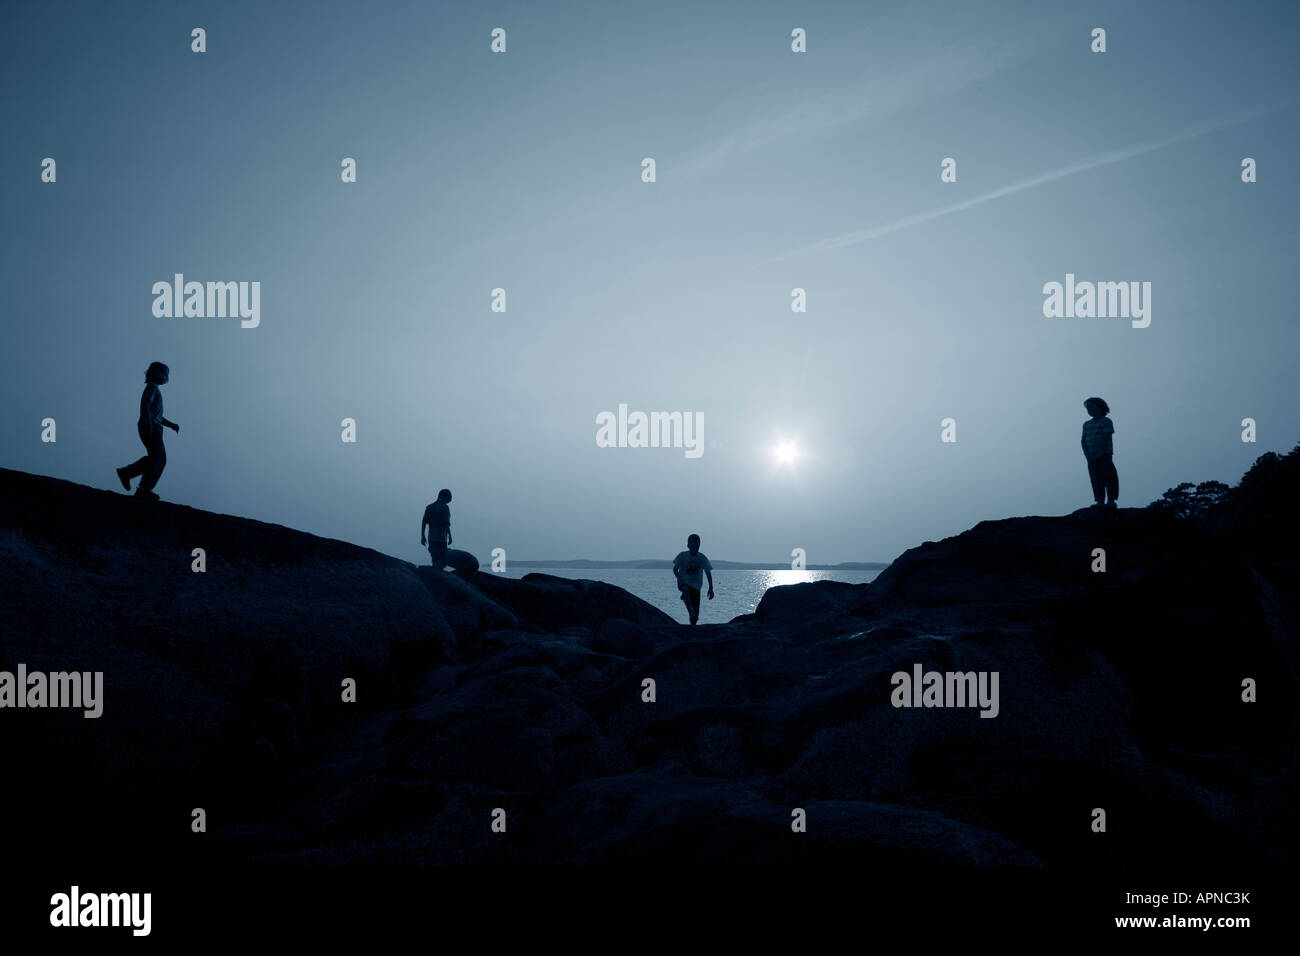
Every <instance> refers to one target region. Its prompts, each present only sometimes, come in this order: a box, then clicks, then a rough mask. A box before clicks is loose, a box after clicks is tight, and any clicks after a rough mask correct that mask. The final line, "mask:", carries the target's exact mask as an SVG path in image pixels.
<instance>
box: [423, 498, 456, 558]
mask: <svg viewBox="0 0 1300 956" xmlns="http://www.w3.org/2000/svg"><path fill="white" fill-rule="evenodd" d="M449 504H451V492H450V491H448V490H447V489H446V488H444V489H442V491H440V492H438V500H437V501H435V502H434V503H433V504H431V505H429V507H427V508H425V509H424V520H423V521H421V522H420V544H424V543H425V540H424V539H425V529H426V528H427V529H428V531H429V534H428V538H429V541H428V546H429V557H430V558H432V559H433V566H434V567H435V568H437V569H438V570H439V571H441V570H442V569H443V568H444V567H446V565H447V545H449V544H451V509H450V508H448V507H447V505H449Z"/></svg>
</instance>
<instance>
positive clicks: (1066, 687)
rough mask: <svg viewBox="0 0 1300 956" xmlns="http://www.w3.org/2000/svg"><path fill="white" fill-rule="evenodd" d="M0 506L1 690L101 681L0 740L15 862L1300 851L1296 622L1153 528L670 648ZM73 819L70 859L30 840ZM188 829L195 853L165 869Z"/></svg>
mask: <svg viewBox="0 0 1300 956" xmlns="http://www.w3.org/2000/svg"><path fill="white" fill-rule="evenodd" d="M0 501H2V502H3V503H2V504H0V553H2V555H3V557H4V559H5V560H4V561H3V562H2V563H0V575H2V577H0V584H2V585H3V590H2V591H0V594H3V613H4V619H5V622H6V625H7V626H6V630H5V633H4V637H3V639H0V668H11V667H12V666H13V665H14V664H15V663H16V662H18V661H23V662H25V663H26V664H27V665H28V667H29V668H36V667H43V668H46V669H76V670H87V669H102V670H104V672H105V685H106V687H105V697H106V701H105V709H104V716H103V717H102V718H100V719H99V720H85V719H83V718H81V717H80V715H75V716H74V715H71V714H67V713H56V712H51V711H34V710H26V711H13V710H0V722H3V723H6V724H10V725H12V726H13V727H15V728H18V729H20V731H21V734H20V738H19V739H20V744H19V745H18V748H17V751H16V754H17V759H18V760H19V761H20V763H19V764H17V765H21V766H24V767H26V768H29V771H30V772H29V773H28V775H27V776H26V778H25V780H24V785H23V787H22V788H21V790H20V791H15V792H16V793H18V794H19V804H20V807H19V811H18V812H19V813H20V814H21V815H22V818H23V821H24V822H25V824H26V826H25V827H24V828H23V830H24V832H27V833H29V834H31V835H33V837H34V838H36V839H40V840H42V841H45V844H46V846H47V848H48V845H49V843H50V842H51V841H54V842H57V841H59V840H60V839H67V840H68V850H69V852H70V853H73V852H75V853H76V854H82V855H84V854H86V853H88V852H92V851H100V852H105V853H108V852H110V851H112V850H113V849H114V842H113V837H112V836H111V835H110V834H112V833H127V834H129V843H130V845H131V846H132V848H133V852H136V853H143V854H146V855H152V856H154V857H158V858H165V859H167V860H169V861H171V862H172V863H174V864H175V865H176V866H178V867H185V866H194V865H208V864H211V863H214V862H239V863H244V864H248V865H255V866H261V865H276V866H284V865H291V866H298V865H309V866H322V865H323V866H330V865H355V864H379V865H440V864H456V865H460V864H472V865H493V864H517V863H529V864H533V863H541V864H545V863H561V864H574V865H603V864H613V863H667V862H672V863H674V864H680V863H681V862H695V863H723V862H725V863H741V864H755V865H758V864H816V865H825V864H838V863H845V862H852V863H854V864H855V865H859V866H860V865H862V864H864V863H866V864H871V863H890V864H893V865H896V866H906V865H918V864H943V865H1016V866H1019V865H1035V864H1048V865H1058V864H1064V865H1085V866H1087V865H1106V866H1110V867H1115V866H1120V867H1122V866H1125V865H1127V864H1131V863H1133V862H1135V861H1140V860H1149V859H1151V858H1153V857H1158V858H1160V859H1161V860H1163V861H1164V862H1166V863H1168V864H1170V865H1179V864H1182V863H1188V864H1191V863H1193V862H1194V863H1196V864H1199V865H1201V866H1205V865H1208V864H1215V865H1222V866H1230V865H1232V864H1235V863H1240V864H1243V865H1257V864H1260V863H1270V862H1274V863H1280V862H1284V861H1287V860H1289V859H1291V858H1293V857H1294V854H1295V853H1296V851H1297V849H1300V828H1298V827H1297V823H1296V821H1295V818H1294V814H1293V808H1294V806H1295V803H1296V798H1297V796H1300V788H1298V787H1297V772H1296V771H1297V759H1296V758H1297V745H1296V740H1297V737H1296V732H1297V693H1296V689H1297V675H1296V671H1295V666H1296V660H1297V653H1296V639H1297V638H1296V636H1297V633H1300V625H1298V621H1297V613H1296V608H1295V607H1294V605H1293V604H1292V603H1291V601H1290V600H1289V599H1288V598H1287V596H1286V591H1285V590H1284V589H1279V588H1277V587H1275V586H1274V584H1273V583H1272V581H1271V580H1270V579H1269V578H1268V577H1267V576H1265V575H1264V574H1261V572H1260V571H1259V569H1257V568H1254V567H1252V566H1251V565H1249V564H1247V563H1245V562H1243V561H1242V560H1241V559H1240V558H1238V557H1237V556H1236V555H1234V554H1233V553H1232V552H1231V551H1230V550H1226V549H1224V548H1223V547H1222V546H1221V545H1220V544H1219V542H1218V540H1217V539H1214V538H1211V537H1210V536H1209V535H1208V534H1207V533H1206V532H1204V531H1201V530H1200V529H1198V528H1196V527H1194V526H1192V525H1190V524H1188V523H1186V522H1184V521H1181V520H1179V519H1175V518H1172V517H1171V516H1169V515H1163V514H1159V513H1154V512H1146V511H1127V510H1124V511H1118V512H1097V511H1092V510H1089V511H1086V512H1079V513H1076V514H1073V515H1068V516H1065V517H1030V518H1014V519H1008V520H1005V521H994V522H984V523H982V524H980V525H978V526H977V527H975V528H973V529H971V530H970V531H967V532H965V533H964V534H961V535H958V536H956V537H954V538H949V539H946V540H944V541H940V542H930V543H927V544H924V545H922V546H920V547H918V548H914V549H912V550H911V551H908V552H907V553H905V554H904V555H902V556H901V557H900V558H899V559H898V560H897V561H895V562H894V563H893V564H892V565H891V566H890V567H889V568H888V569H887V570H886V571H885V572H884V573H882V574H881V575H880V577H879V578H877V579H876V581H874V582H873V583H872V584H870V585H862V586H853V585H846V584H835V583H824V584H805V585H797V586H793V587H787V588H775V589H772V590H771V591H769V592H768V593H767V594H766V595H765V596H764V598H763V600H762V601H761V603H760V604H759V606H758V608H757V609H756V611H755V613H754V614H752V615H747V616H746V617H743V618H738V619H737V620H735V621H733V622H731V623H729V624H723V625H709V626H699V627H695V628H690V627H685V626H679V625H676V624H673V623H672V622H671V620H670V619H668V618H667V617H666V616H664V615H662V614H661V613H660V612H658V611H657V610H655V609H654V608H652V607H650V606H649V605H647V604H645V603H644V602H642V601H640V600H639V599H637V598H635V597H633V596H632V595H629V594H626V593H625V592H622V591H620V590H619V589H618V588H614V587H612V586H610V585H604V584H599V583H596V582H588V581H570V580H568V579H564V578H556V577H552V576H549V575H541V574H530V575H528V576H527V577H526V578H524V579H523V580H522V581H514V580H507V579H503V578H499V577H496V576H492V575H485V574H481V573H480V574H478V575H476V576H475V577H474V579H473V582H472V583H467V582H465V581H462V580H460V579H458V578H457V577H455V576H454V575H451V574H446V573H434V572H433V571H432V569H429V568H420V569H416V568H414V567H412V566H411V565H408V564H406V563H405V562H401V561H397V560H395V559H392V558H388V557H385V556H383V555H380V554H377V553H375V552H372V551H367V550H365V549H362V548H355V547H353V546H351V545H347V544H344V543H342V542H336V541H328V540H325V539H321V538H316V537H313V536H311V535H305V534H302V533H300V532H293V531H289V530H288V529H284V528H279V527H276V526H271V525H264V524H261V523H258V522H250V521H245V520H243V519H238V518H231V517H227V516H221V515H211V514H206V513H203V512H199V511H194V510H193V509H188V508H182V507H177V506H171V505H161V506H159V505H155V506H152V507H142V506H141V505H139V504H138V503H137V502H135V501H134V500H132V499H129V498H125V497H124V496H121V495H113V494H108V493H105V492H97V491H92V490H90V489H85V488H80V487H78V486H74V485H69V484H67V483H65V482H53V481H50V480H47V479H38V478H33V477H31V476H25V475H19V474H16V473H13V472H0ZM91 519H93V520H91ZM83 530H84V531H85V533H84V534H83ZM195 547H203V548H205V549H206V551H207V561H208V570H207V571H206V572H204V573H202V574H199V573H195V572H193V571H191V570H190V563H191V561H192V560H193V558H192V557H191V551H192V549H193V548H195ZM1099 552H1104V559H1105V565H1104V567H1105V570H1104V571H1103V570H1100V567H1101V565H1099V563H1098V561H1099V558H1100V553H1099ZM1094 568H1096V569H1097V570H1094ZM917 667H919V668H920V671H921V673H922V674H924V673H927V672H931V671H937V672H942V673H947V672H961V673H971V674H981V673H982V674H985V675H991V674H996V675H997V678H998V683H997V685H996V686H997V699H996V707H995V708H989V707H983V706H970V707H925V706H920V707H898V706H894V703H895V701H896V697H895V679H894V678H895V675H897V674H900V673H901V674H908V675H911V674H913V673H914V672H915V670H914V669H915V668H917ZM344 677H353V678H355V679H356V680H357V699H356V703H344V702H343V701H342V700H341V697H340V682H341V680H342V679H343V678H344ZM1247 679H1251V680H1254V681H1255V682H1256V683H1257V688H1258V690H1257V692H1258V701H1257V702H1255V703H1245V702H1243V700H1242V693H1243V690H1242V682H1243V681H1244V680H1247ZM990 686H991V685H990ZM975 703H979V702H978V701H975ZM990 709H995V710H996V716H990V717H981V716H980V714H981V711H983V712H989V711H990ZM88 791H89V792H94V793H95V794H97V801H96V803H95V806H94V808H93V809H92V810H91V811H90V813H91V815H92V816H93V817H95V818H96V819H98V820H100V822H102V823H103V824H104V825H103V827H102V828H101V827H98V826H94V825H93V821H92V825H89V826H86V827H81V828H78V830H77V831H76V833H75V834H74V835H73V837H72V838H64V837H61V836H60V834H62V833H64V832H66V831H65V829H63V828H61V827H60V825H59V821H60V820H63V819H65V817H64V816H63V814H66V813H67V812H68V810H69V807H68V795H69V794H84V793H86V792H88ZM193 806H206V807H208V808H209V812H210V821H211V822H210V832H209V834H207V838H206V839H205V840H204V841H202V842H201V843H197V844H196V843H195V842H194V841H188V840H186V837H188V835H189V834H188V826H187V825H188V813H189V809H190V808H191V807H193ZM213 808H216V811H215V812H214V810H213ZM1096 808H1102V809H1104V810H1105V811H1106V814H1107V832H1106V833H1104V834H1102V833H1095V832H1093V830H1092V827H1091V824H1092V819H1093V818H1092V813H1093V811H1094V809H1096ZM496 811H504V813H505V814H506V817H507V819H508V827H507V829H506V831H505V832H504V833H494V832H493V831H492V830H491V828H490V822H491V820H492V815H493V814H494V812H496ZM77 812H80V813H81V814H82V816H81V817H79V818H78V819H84V816H85V813H86V811H85V808H84V807H81V808H80V810H79V811H77ZM101 818H102V819H101ZM799 820H806V831H803V832H800V831H799V830H798V828H797V827H795V826H793V824H795V823H796V822H798V821H799ZM110 821H112V822H113V823H114V825H113V826H109V825H108V824H109V822H110ZM124 821H125V822H124ZM87 834H92V835H93V836H90V837H88V836H87ZM123 839H126V837H124V838H123ZM119 849H120V848H119Z"/></svg>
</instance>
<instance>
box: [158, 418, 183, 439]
mask: <svg viewBox="0 0 1300 956" xmlns="http://www.w3.org/2000/svg"><path fill="white" fill-rule="evenodd" d="M158 423H159V424H160V425H162V426H163V427H164V428H170V429H171V430H172V431H174V432H175V433H176V434H178V435H179V434H180V433H181V426H180V425H177V424H176V423H175V422H173V421H168V420H167V419H165V418H163V417H162V416H161V415H159V416H158Z"/></svg>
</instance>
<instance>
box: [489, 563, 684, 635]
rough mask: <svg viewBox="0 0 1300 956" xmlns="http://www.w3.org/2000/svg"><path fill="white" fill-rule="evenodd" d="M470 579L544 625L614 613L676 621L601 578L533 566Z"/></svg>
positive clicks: (580, 622) (667, 623) (553, 627)
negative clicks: (519, 572)
mask: <svg viewBox="0 0 1300 956" xmlns="http://www.w3.org/2000/svg"><path fill="white" fill-rule="evenodd" d="M474 583H475V584H476V585H477V586H478V587H479V588H480V589H481V590H482V591H483V593H484V594H487V595H488V596H490V597H491V598H493V599H494V600H496V601H498V602H499V603H501V604H504V605H505V606H506V607H508V608H510V609H511V610H513V611H514V612H515V613H516V614H517V615H519V617H521V618H523V619H524V620H525V621H528V622H530V623H532V624H535V625H537V626H538V627H540V628H543V629H545V630H548V631H560V630H563V629H564V628H566V627H575V626H577V627H596V626H598V625H600V624H602V623H604V622H605V621H610V620H613V619H614V618H621V619H622V620H624V621H631V622H632V623H634V624H641V625H645V626H648V627H672V626H676V624H677V622H676V621H674V620H673V619H672V618H671V617H669V616H668V615H667V614H665V613H664V612H663V611H661V610H659V609H658V608H657V607H655V606H654V605H652V604H649V603H647V602H645V601H643V600H641V599H640V598H639V597H636V596H634V595H632V594H628V593H627V592H626V591H624V590H623V589H622V588H617V587H615V586H614V585H612V584H606V583H604V582H603V581H575V580H572V579H570V578H561V577H556V576H555V575H553V574H538V573H536V572H534V573H532V574H526V575H524V576H523V578H522V579H518V580H517V579H515V578H506V577H502V576H500V575H497V574H490V573H487V572H483V571H480V572H479V573H478V574H477V575H475V577H474Z"/></svg>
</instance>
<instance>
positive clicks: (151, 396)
mask: <svg viewBox="0 0 1300 956" xmlns="http://www.w3.org/2000/svg"><path fill="white" fill-rule="evenodd" d="M170 377H171V373H170V372H169V371H168V369H167V366H166V365H164V364H163V363H162V362H154V363H152V364H151V365H150V366H149V368H148V369H147V370H146V371H145V373H144V392H143V393H142V394H141V395H140V421H139V422H138V423H137V424H136V430H137V431H138V432H139V433H140V441H142V442H144V449H145V455H144V457H143V458H140V459H138V460H137V461H135V462H133V463H132V464H129V465H127V466H126V467H125V468H119V469H117V480H118V481H120V482H122V487H123V488H125V489H126V490H127V491H130V490H131V479H132V478H135V477H136V476H137V475H138V476H140V486H139V487H138V488H137V489H136V491H135V493H136V494H137V495H138V496H139V497H141V498H148V499H150V500H153V501H157V500H158V496H157V495H156V494H155V493H154V490H153V486H154V485H156V484H158V479H159V478H160V477H161V476H162V471H163V469H164V468H165V467H167V450H166V449H165V448H164V447H163V437H162V430H163V428H164V427H166V428H170V429H171V430H172V431H174V432H176V433H177V434H178V435H179V434H180V431H181V426H180V425H177V424H176V423H175V422H169V421H168V420H167V419H166V418H164V417H163V401H162V391H161V390H160V389H159V386H160V385H166V384H167V380H168V379H169V378H170Z"/></svg>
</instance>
